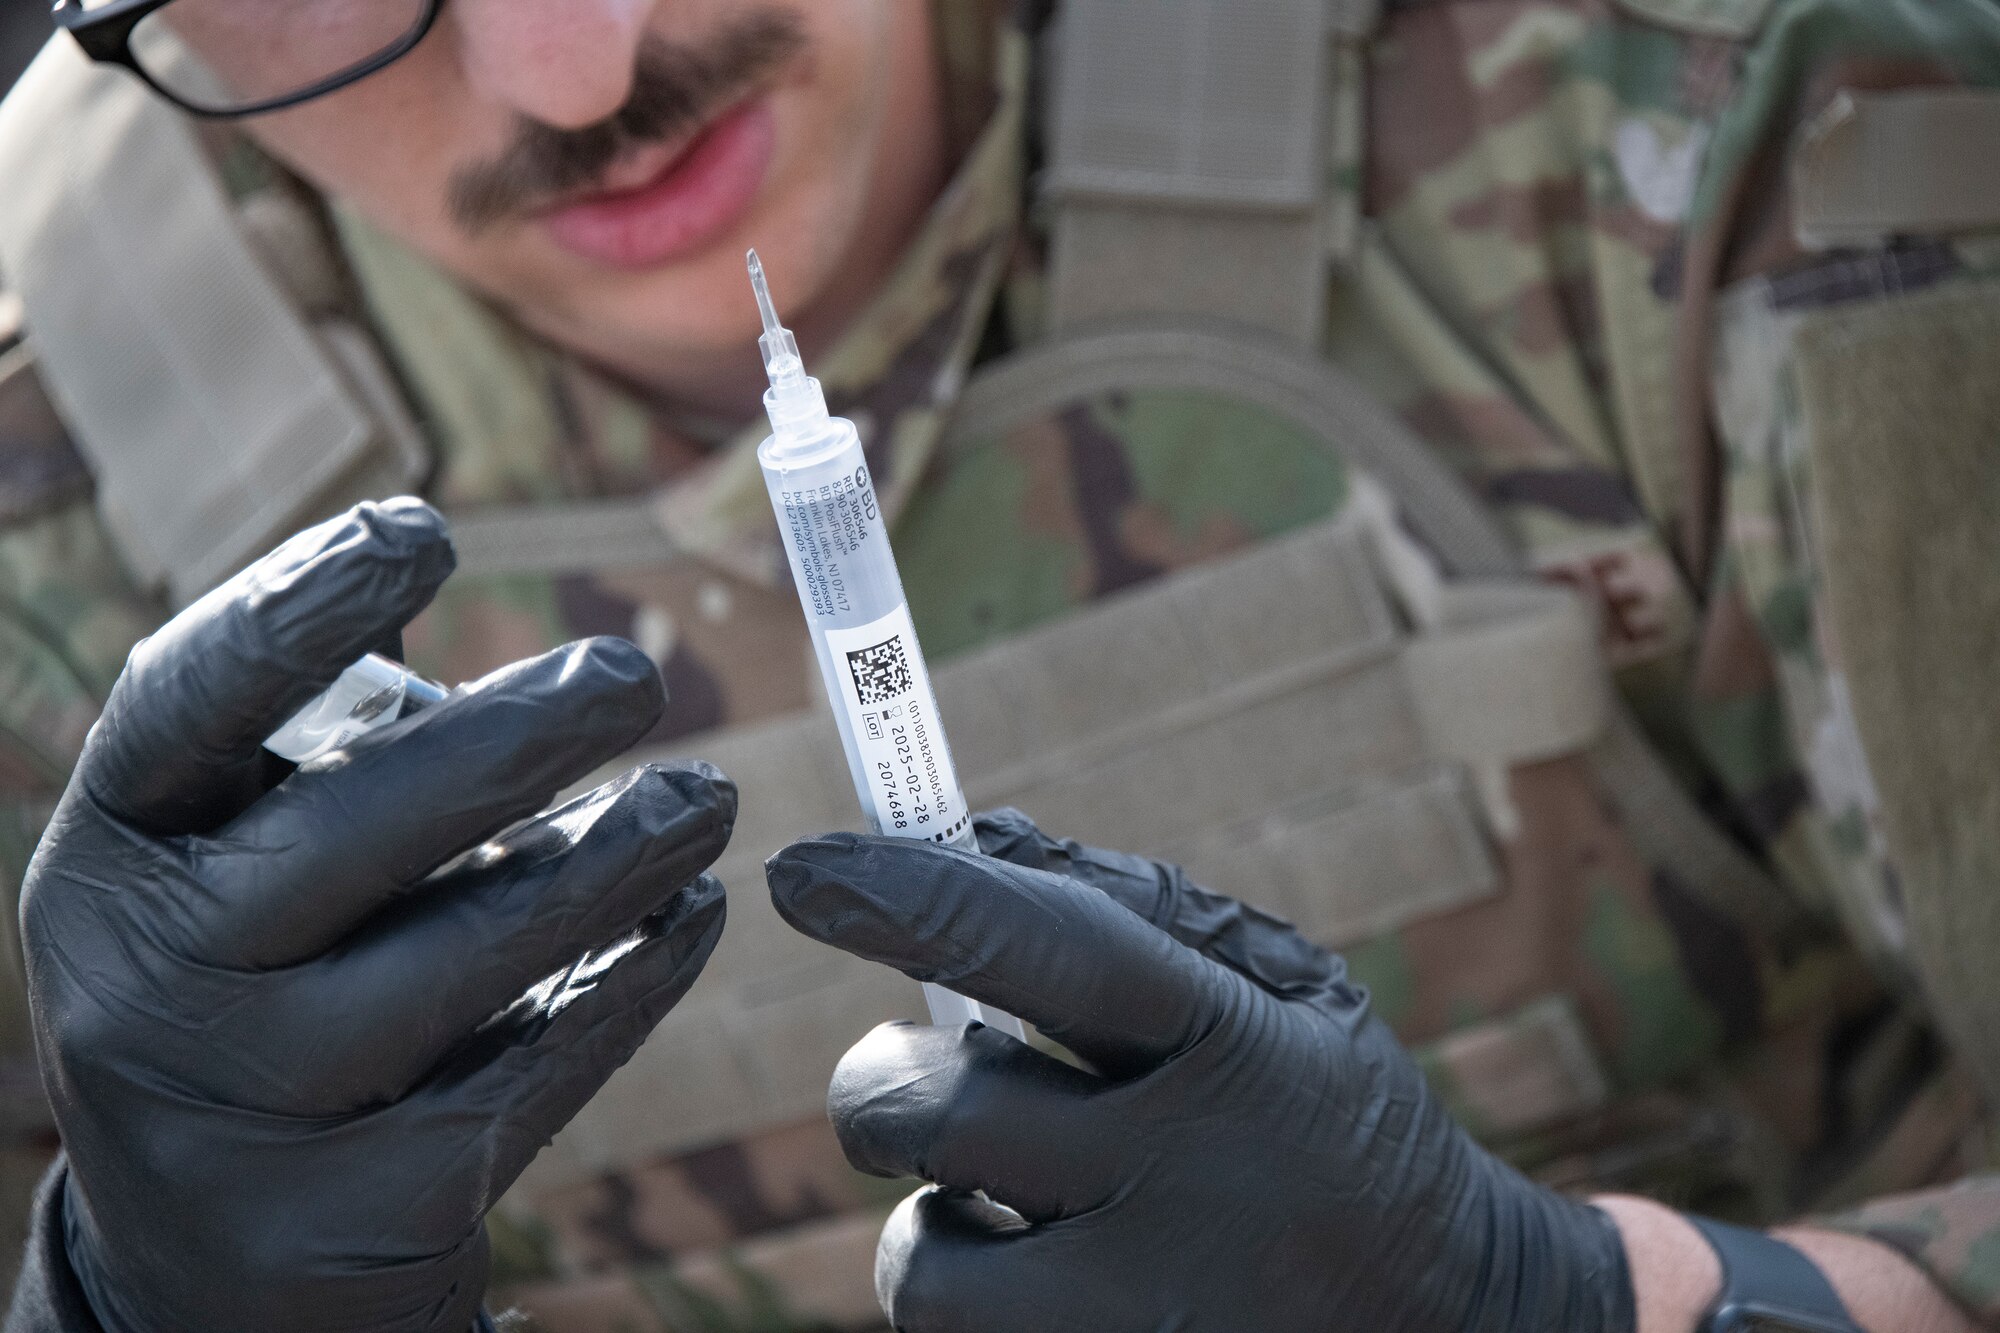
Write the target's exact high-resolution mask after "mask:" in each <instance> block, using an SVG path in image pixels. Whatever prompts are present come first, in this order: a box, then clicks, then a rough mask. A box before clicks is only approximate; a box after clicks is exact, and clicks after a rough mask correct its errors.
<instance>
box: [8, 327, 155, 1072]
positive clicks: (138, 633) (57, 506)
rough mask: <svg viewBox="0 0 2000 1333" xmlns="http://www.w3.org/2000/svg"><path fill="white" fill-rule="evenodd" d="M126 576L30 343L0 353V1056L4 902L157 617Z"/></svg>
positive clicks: (18, 1000)
mask: <svg viewBox="0 0 2000 1333" xmlns="http://www.w3.org/2000/svg"><path fill="white" fill-rule="evenodd" d="M165 614H166V613H165V608H164V607H162V606H160V605H159V604H158V603H157V602H155V601H154V600H153V599H151V598H149V597H147V596H145V595H144V594H142V593H141V592H140V591H139V590H138V589H137V588H135V587H134V586H133V584H132V581H131V579H130V577H129V576H128V575H127V574H126V572H125V570H124V567H123V566H122V565H121V564H120V562H119V560H118V558H117V555H116V554H115V552H114V550H113V548H112V545H111V542H110V539H109V537H108V536H107V534H106V533H105V532H104V530H103V528H102V526H101V525H100V523H99V521H98V518H97V514H96V510H95V508H94V506H93V505H92V503H91V479H90V474H89V471H88V469H87V468H86V467H85V466H84V463H83V461H82V459H81V458H80V457H79V456H78V454H77V453H76V451H75V449H74V448H73V447H72V445H71V444H70V440H69V437H68V434H67V432H66V431H65V430H64V428H63V426H62V422H61V420H60V418H59V417H58V416H57V414H56V412H55V410H54V408H53V407H52V406H51V404H50V402H49V400H48V398H47V396H46V395H45V394H44V392H43V391H42V387H41V384H40V382H39V379H38V377H37V376H36V374H35V370H34V363H33V355H32V349H31V347H30V346H27V345H23V344H15V345H13V346H12V347H11V348H9V349H8V350H6V351H0V887H4V889H5V903H4V906H5V908H6V911H5V914H4V920H5V922H6V923H7V926H6V927H5V928H4V929H6V931H7V933H8V939H7V942H6V948H5V957H4V959H0V1057H4V1055H6V1054H8V1053H10V1052H14V1051H17V1050H19V1049H20V1047H19V1045H18V1043H19V1042H21V1041H22V1040H23V1039H24V1036H25V1011H24V1007H23V998H22V993H21V988H20V982H19V976H18V971H17V968H16V960H17V952H16V949H15V947H14V944H13V941H12V939H11V925H12V922H13V919H14V912H13V900H14V897H15V895H16V894H17V893H18V892H19V889H20V882H21V875H22V874H23V872H24V871H25V870H26V868H27V862H28V857H29V855H30V854H31V853H32V852H33V850H34V846H35V843H36V841H37V840H38V839H39V838H40V837H41V832H42V828H43V826H44V824H46V822H47V820H48V816H49V813H50V811H51V810H52V809H53V808H54V804H55V798H56V797H57V796H58V795H59V794H60V793H61V791H62V788H63V785H64V784H65V783H66V782H67V781H68V778H69V770H70V766H71V765H72V764H73V763H74V762H75V759H76V756H77V754H78V752H79V751H80V750H81V748H82V745H83V738H84V735H85V734H86V733H87V732H88V731H89V729H90V726H91V724H92V723H93V722H94V721H96V718H97V713H98V709H99V707H100V706H101V705H102V703H103V699H104V696H105V693H106V691H107V690H108V689H109V688H110V685H111V682H112V681H113V680H115V679H116V678H117V675H118V672H119V670H120V668H121V667H122V666H123V665H124V661H125V657H126V654H127V653H129V652H130V651H131V649H132V645H133V644H135V643H137V642H138V641H139V639H141V638H142V637H144V636H145V635H146V634H148V633H150V632H151V631H152V630H153V629H154V628H156V627H157V626H158V625H159V624H160V623H161V621H162V620H163V619H164V618H165Z"/></svg>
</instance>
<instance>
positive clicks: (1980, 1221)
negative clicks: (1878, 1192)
mask: <svg viewBox="0 0 2000 1333" xmlns="http://www.w3.org/2000/svg"><path fill="white" fill-rule="evenodd" d="M1813 1225H1814V1226H1819V1227H1824V1228H1826V1229H1827V1230H1830V1231H1843V1232H1846V1233H1848V1234H1849V1235H1854V1236H1864V1237H1866V1238H1868V1239H1870V1240H1874V1241H1878V1242H1880V1243H1881V1244H1883V1245H1887V1246H1888V1247H1889V1248H1890V1249H1892V1250H1895V1251H1897V1252H1898V1253H1900V1254H1902V1255H1904V1256H1906V1257H1907V1258H1908V1259H1909V1260H1910V1261H1911V1262H1912V1263H1914V1264H1916V1265H1917V1267H1919V1268H1921V1269H1923V1270H1924V1272H1926V1273H1928V1274H1929V1275H1930V1277H1931V1279H1932V1280H1933V1281H1934V1282H1936V1283H1937V1284H1938V1286H1940V1287H1942V1288H1943V1289H1944V1291H1945V1293H1946V1294H1947V1295H1949V1296H1950V1297H1951V1298H1952V1299H1953V1300H1954V1301H1956V1302H1958V1304H1959V1305H1960V1306H1962V1307H1963V1308H1964V1309H1965V1310H1966V1312H1967V1313H1969V1314H1970V1315H1972V1317H1973V1318H1975V1319H1977V1320H1978V1321H1979V1323H1980V1325H1981V1326H1982V1327H1986V1328H2000V1176H1973V1177H1971V1178H1969V1179H1966V1180H1963V1181H1960V1182H1959V1183H1958V1184H1956V1185H1952V1186H1948V1187H1947V1188H1944V1189H1938V1190H1926V1191H1924V1192H1922V1193H1918V1194H1902V1195H1897V1196H1895V1197H1893V1198H1887V1199H1878V1200H1876V1201H1875V1202H1873V1203H1868V1204H1864V1205H1862V1206H1861V1207H1859V1208H1856V1209H1854V1210H1853V1211H1852V1212H1847V1213H1842V1214H1839V1215H1838V1216H1835V1217H1822V1218H1815V1219H1813Z"/></svg>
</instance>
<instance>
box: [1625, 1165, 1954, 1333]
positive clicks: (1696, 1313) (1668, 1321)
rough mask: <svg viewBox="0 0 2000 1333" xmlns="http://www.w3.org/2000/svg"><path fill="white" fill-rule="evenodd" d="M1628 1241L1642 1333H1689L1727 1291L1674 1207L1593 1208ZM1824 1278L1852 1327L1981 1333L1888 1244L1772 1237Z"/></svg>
mask: <svg viewBox="0 0 2000 1333" xmlns="http://www.w3.org/2000/svg"><path fill="white" fill-rule="evenodd" d="M1591 1202H1592V1203H1593V1204H1595V1205H1596V1206H1597V1207H1598V1208H1599V1209H1601V1210H1602V1211H1603V1212H1604V1213H1605V1214H1606V1215H1607V1216H1609V1217H1610V1218H1611V1220H1612V1223H1613V1224H1614V1225H1616V1226H1617V1228H1618V1234H1619V1236H1620V1238H1621V1239H1623V1241H1624V1242H1625V1254H1626V1258H1627V1262H1628V1263H1629V1264H1630V1266H1631V1271H1632V1287H1633V1296H1634V1300H1635V1305H1636V1308H1637V1310H1638V1329H1637V1333H1691V1331H1692V1330H1693V1329H1694V1328H1695V1327H1696V1325H1698V1324H1699V1323H1700V1322H1701V1320H1702V1318H1703V1316H1705V1315H1706V1314H1707V1313H1708V1312H1709V1310H1710V1309H1711V1308H1712V1307H1713V1306H1714V1304H1715V1299H1716V1296H1717V1295H1718V1294H1719V1293H1720V1292H1721V1289H1722V1266H1721V1264H1720V1263H1719V1262H1718V1261H1717V1260H1716V1257H1715V1251H1713V1250H1712V1249H1710V1248H1709V1246H1708V1242H1707V1241H1705V1240H1703V1239H1702V1236H1701V1233H1700V1232H1698V1231H1696V1230H1695V1229H1694V1227H1693V1226H1691V1225H1689V1223H1688V1221H1687V1219H1686V1218H1684V1217H1682V1216H1681V1215H1680V1214H1679V1213H1677V1212H1675V1211H1674V1210H1673V1209H1671V1208H1667V1207H1665V1206H1663V1205H1661V1204H1657V1203H1654V1202H1652V1201H1651V1200H1650V1199H1639V1198H1632V1197H1628V1196H1623V1195H1620V1196H1610V1197H1605V1198H1599V1199H1593V1200H1592V1201H1591ZM1773 1234H1774V1235H1776V1236H1777V1237H1778V1238H1779V1239H1780V1240H1782V1241H1785V1242H1786V1243H1787V1244H1789V1245H1792V1246H1793V1247H1795V1248H1796V1249H1798V1250H1799V1251H1800V1252H1802V1253H1803V1254H1804V1255H1805V1256H1806V1257H1807V1258H1808V1259H1811V1260H1812V1261H1813V1263H1814V1264H1816V1265H1817V1266H1818V1267H1819V1269H1820V1271H1821V1272H1823V1273H1825V1274H1826V1277H1827V1280H1828V1281H1829V1282H1831V1283H1832V1284H1833V1289H1834V1290H1835V1291H1836V1292H1837V1293H1839V1295H1840V1299H1841V1303H1842V1304H1844V1305H1845V1306H1846V1307H1847V1310H1848V1313H1849V1314H1850V1315H1852V1316H1853V1317H1854V1321H1855V1322H1856V1323H1858V1324H1860V1325H1861V1327H1862V1328H1864V1329H1867V1330H1869V1331H1870V1333H1889V1330H1894V1331H1895V1333H1975V1330H1976V1328H1977V1326H1976V1325H1975V1324H1974V1323H1973V1322H1972V1321H1971V1320H1970V1319H1968V1318H1967V1317H1966V1316H1965V1315H1964V1314H1963V1313H1962V1312H1961V1311H1960V1310H1959V1309H1958V1307H1956V1306H1955V1305H1953V1304H1952V1303H1951V1302H1950V1301H1949V1300H1947V1299H1946V1298H1945V1296H1944V1294H1943V1293H1942V1292H1940V1291H1939V1290H1938V1288H1937V1286H1936V1285H1935V1284H1934V1283H1932V1282H1931V1280H1930V1279H1929V1278H1928V1277H1926V1276H1925V1275H1924V1273H1923V1272H1922V1270H1920V1269H1918V1268H1917V1267H1916V1265H1914V1264H1912V1263H1911V1262H1910V1261H1909V1260H1908V1259H1906V1258H1904V1257H1903V1256H1902V1255H1900V1254H1898V1253H1896V1252H1895V1251H1894V1250H1891V1249H1889V1248H1888V1247H1887V1246H1885V1245H1880V1244H1877V1243H1876V1242H1874V1241H1871V1240H1864V1239H1862V1238H1861V1237H1858V1236H1850V1235H1846V1234H1844V1233H1841V1232H1833V1231H1815V1230H1812V1229H1810V1228H1797V1229H1788V1230H1782V1231H1777V1232H1774V1233H1773Z"/></svg>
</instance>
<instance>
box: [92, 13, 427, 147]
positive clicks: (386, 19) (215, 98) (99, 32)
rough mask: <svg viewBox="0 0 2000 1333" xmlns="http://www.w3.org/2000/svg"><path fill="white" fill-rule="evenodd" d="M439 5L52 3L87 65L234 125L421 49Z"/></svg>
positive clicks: (340, 85)
mask: <svg viewBox="0 0 2000 1333" xmlns="http://www.w3.org/2000/svg"><path fill="white" fill-rule="evenodd" d="M443 7H444V0H56V4H55V19H56V23H57V24H58V25H59V26H61V27H62V28H64V29H66V30H67V31H68V32H69V33H70V35H71V36H73V37H74V38H76V41H77V44H78V45H80V46H81V47H83V49H84V52H85V53H86V54H87V55H89V56H90V58H91V59H93V60H100V61H103V62H105V63H107V64H113V65H123V66H124V67H125V68H126V69H129V70H131V71H132V72H133V73H135V74H137V75H138V76H139V77H140V78H142V79H144V80H145V81H146V82H147V83H148V84H150V85H151V86H152V88H153V89H154V91H156V92H158V93H159V94H160V95H161V96H162V97H165V98H166V99H167V100H168V101H170V102H173V103H174V104H175V105H177V106H179V107H181V108H183V109H185V110H188V111H192V112H193V113H194V114H196V115H198V116H213V117H220V118H233V117H237V116H255V115H259V114H261V113H263V112H266V111H280V110H283V109H284V108H286V107H291V106H297V105H298V104H299V103H301V102H309V101H311V100H312V99H313V98H315V97H324V96H326V94H328V93H330V92H334V91H336V90H338V89H341V88H345V87H346V86H347V85H349V84H351V83H353V82H355V81H356V80H359V79H364V78H366V77H368V76H369V75H370V74H373V73H375V72H376V71H377V70H379V69H381V68H383V67H384V66H385V65H389V64H392V63H394V62H395V61H397V60H399V59H401V58H402V57H403V56H405V55H408V54H409V53H410V52H411V51H412V50H414V49H415V47H416V45H417V43H419V42H421V41H423V39H424V37H425V36H426V34H428V33H429V32H430V30H431V26H432V25H433V24H434V23H436V22H437V16H438V11H439V10H440V9H442V8H443Z"/></svg>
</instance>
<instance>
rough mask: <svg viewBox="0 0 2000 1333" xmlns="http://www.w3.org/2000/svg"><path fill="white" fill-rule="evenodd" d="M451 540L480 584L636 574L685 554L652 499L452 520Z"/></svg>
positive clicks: (504, 510) (499, 510) (471, 514)
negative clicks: (527, 577) (485, 579)
mask: <svg viewBox="0 0 2000 1333" xmlns="http://www.w3.org/2000/svg"><path fill="white" fill-rule="evenodd" d="M451 540H452V546H453V548H454V549H455V550H456V551H457V552H458V572H459V574H460V575H461V576H467V575H469V576H475V577H476V576H481V575H506V574H549V575H556V576H561V575H567V574H587V573H590V572H591V571H593V570H612V569H636V568H643V567H647V566H656V565H662V564H665V563H666V562H667V561H669V560H672V559H674V558H676V557H677V556H678V555H679V554H680V550H679V548H678V547H676V546H675V545H674V543H673V540H672V539H671V538H669V537H668V536H667V533H666V529H665V528H664V527H663V526H662V519H661V515H660V508H659V502H658V500H657V499H656V498H654V497H651V496H642V497H639V498H637V499H625V500H593V501H578V502H572V503H568V504H552V505H520V506H506V507H496V508H491V509H474V510H470V511H467V512H463V513H454V514H453V515H452V517H451Z"/></svg>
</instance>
